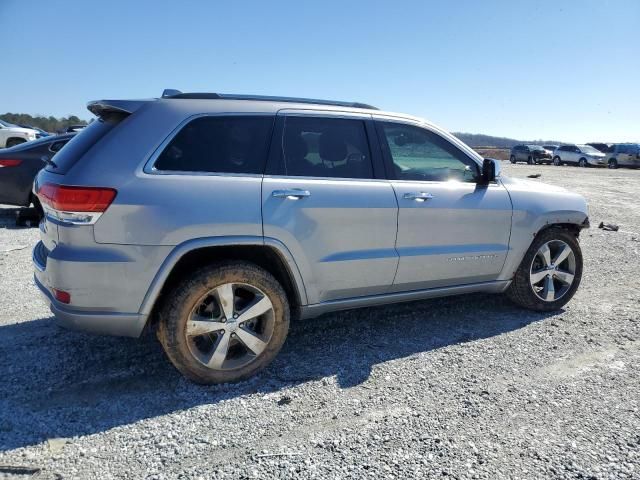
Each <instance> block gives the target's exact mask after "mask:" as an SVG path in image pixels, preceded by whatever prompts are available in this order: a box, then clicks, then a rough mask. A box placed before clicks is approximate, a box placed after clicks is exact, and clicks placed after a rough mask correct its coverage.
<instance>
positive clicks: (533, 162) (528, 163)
mask: <svg viewBox="0 0 640 480" xmlns="http://www.w3.org/2000/svg"><path fill="white" fill-rule="evenodd" d="M535 163H536V162H535V161H534V160H533V158H532V157H529V158H527V165H535Z"/></svg>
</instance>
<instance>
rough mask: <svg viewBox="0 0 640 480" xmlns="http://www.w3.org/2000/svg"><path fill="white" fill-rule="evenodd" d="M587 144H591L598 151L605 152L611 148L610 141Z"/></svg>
mask: <svg viewBox="0 0 640 480" xmlns="http://www.w3.org/2000/svg"><path fill="white" fill-rule="evenodd" d="M587 145H590V146H592V147H593V148H595V149H596V150H598V151H599V152H602V153H607V152H608V151H609V149H610V148H611V144H610V143H598V142H590V143H587Z"/></svg>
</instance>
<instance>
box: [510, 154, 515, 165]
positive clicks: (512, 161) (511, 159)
mask: <svg viewBox="0 0 640 480" xmlns="http://www.w3.org/2000/svg"><path fill="white" fill-rule="evenodd" d="M509 161H510V162H511V163H516V157H515V156H514V155H511V158H510V159H509Z"/></svg>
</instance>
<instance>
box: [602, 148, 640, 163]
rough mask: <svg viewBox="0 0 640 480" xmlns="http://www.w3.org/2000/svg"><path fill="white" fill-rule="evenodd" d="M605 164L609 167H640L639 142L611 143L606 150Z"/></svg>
mask: <svg viewBox="0 0 640 480" xmlns="http://www.w3.org/2000/svg"><path fill="white" fill-rule="evenodd" d="M607 166H608V167H609V168H618V167H633V168H638V167H640V144H638V143H615V144H613V145H611V147H610V148H609V151H608V152H607Z"/></svg>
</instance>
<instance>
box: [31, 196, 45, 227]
mask: <svg viewBox="0 0 640 480" xmlns="http://www.w3.org/2000/svg"><path fill="white" fill-rule="evenodd" d="M31 203H32V204H33V208H34V209H35V210H36V215H37V216H38V222H39V221H40V220H42V219H43V217H44V210H43V208H42V204H41V203H40V200H38V197H36V196H35V195H33V196H32V197H31Z"/></svg>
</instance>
